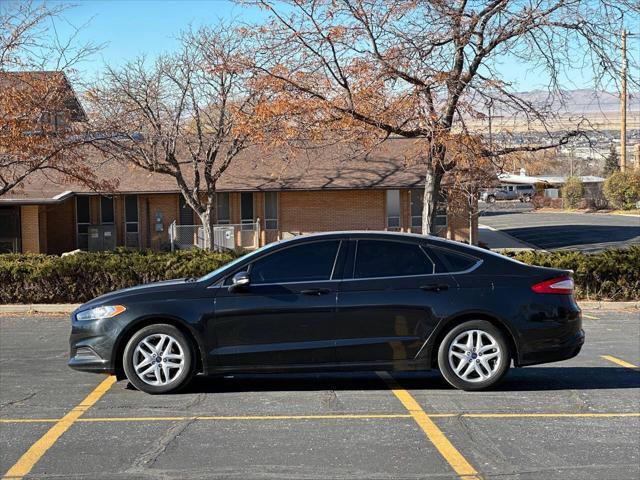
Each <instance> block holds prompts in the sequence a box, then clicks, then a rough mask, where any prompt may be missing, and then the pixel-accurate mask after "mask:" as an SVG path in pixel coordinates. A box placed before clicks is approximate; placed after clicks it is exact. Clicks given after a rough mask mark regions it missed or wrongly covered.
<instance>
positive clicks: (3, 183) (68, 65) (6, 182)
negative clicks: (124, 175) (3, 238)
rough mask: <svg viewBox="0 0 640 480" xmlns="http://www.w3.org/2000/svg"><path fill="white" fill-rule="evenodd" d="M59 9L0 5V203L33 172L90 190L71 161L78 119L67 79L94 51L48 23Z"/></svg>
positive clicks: (80, 140)
mask: <svg viewBox="0 0 640 480" xmlns="http://www.w3.org/2000/svg"><path fill="white" fill-rule="evenodd" d="M66 9H67V7H66V6H64V5H56V6H54V7H51V8H50V7H49V6H48V5H46V4H44V3H38V4H35V3H32V2H16V1H9V2H2V4H0V91H1V93H2V95H0V195H3V194H5V193H7V192H9V191H10V190H12V189H14V188H16V187H18V186H20V185H21V183H22V182H23V181H24V180H25V179H26V178H27V177H28V176H29V175H31V174H32V173H34V172H36V171H46V170H55V171H58V172H61V173H63V174H64V175H66V176H71V177H75V178H77V179H79V180H82V181H83V182H85V183H87V184H89V185H91V186H96V185H97V182H95V180H94V176H93V174H92V172H91V171H90V169H88V168H87V167H86V166H85V165H84V163H83V161H82V156H81V155H80V154H79V153H78V148H80V147H81V146H82V145H83V144H85V143H86V142H85V139H86V137H85V134H84V129H85V127H84V124H83V120H85V114H84V111H83V110H82V107H81V106H80V104H79V103H78V102H77V100H76V98H75V95H74V93H73V89H72V87H71V83H70V80H69V78H68V74H72V73H74V72H75V70H74V69H75V67H76V66H77V65H78V64H79V63H81V62H82V61H83V60H84V59H86V58H87V57H89V56H91V55H93V54H94V53H95V52H96V51H97V50H98V49H99V48H100V47H99V46H95V45H93V44H91V43H78V42H76V36H77V34H78V32H79V31H80V29H79V28H72V33H71V34H70V35H68V36H67V37H65V38H62V37H60V36H59V35H58V34H57V31H56V28H55V25H56V22H60V21H64V18H63V14H64V12H65V11H66Z"/></svg>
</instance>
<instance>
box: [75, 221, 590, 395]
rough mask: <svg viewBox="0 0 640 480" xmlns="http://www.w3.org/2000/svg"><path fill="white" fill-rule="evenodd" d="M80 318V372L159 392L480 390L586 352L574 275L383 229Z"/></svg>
mask: <svg viewBox="0 0 640 480" xmlns="http://www.w3.org/2000/svg"><path fill="white" fill-rule="evenodd" d="M71 321H72V332H71V339H70V343H71V351H70V360H69V365H70V366H71V367H72V368H74V369H77V370H83V371H92V372H108V373H112V374H116V375H118V377H119V378H124V377H125V376H126V378H128V379H129V381H130V382H131V383H132V384H133V385H134V386H135V387H137V388H138V389H139V390H142V391H145V392H148V393H165V392H170V391H175V390H177V389H179V388H181V387H184V386H185V385H186V384H187V383H188V382H189V380H190V379H191V378H192V377H193V375H195V374H197V373H203V374H205V375H213V374H232V373H247V372H252V373H255V372H292V371H295V372H300V371H345V370H359V371H361V370H395V371H398V370H405V371H406V370H428V369H431V368H439V369H440V371H441V372H442V374H443V375H444V377H445V378H446V379H447V381H448V382H449V383H450V384H451V385H453V386H455V387H457V388H460V389H464V390H479V389H483V388H487V387H490V386H492V385H495V384H496V383H497V382H498V381H499V380H501V379H502V378H503V377H504V376H505V374H506V373H507V370H508V369H509V367H510V365H511V363H512V362H513V364H514V365H515V366H516V367H521V366H525V365H533V364H538V363H544V362H553V361H558V360H564V359H568V358H571V357H574V356H575V355H577V354H578V352H579V351H580V348H581V347H582V344H583V343H584V332H583V330H582V320H581V313H580V309H579V308H578V306H577V304H576V302H575V299H574V297H573V280H572V278H571V272H570V271H566V270H556V269H550V268H543V267H536V266H529V265H525V264H523V263H520V262H517V261H514V260H511V259H509V258H507V257H504V256H501V255H498V254H495V253H492V252H489V251H486V250H483V249H479V248H475V247H470V246H467V245H463V244H460V243H457V242H452V241H447V240H443V239H440V238H435V237H427V236H421V235H412V234H402V233H384V232H376V233H374V232H336V233H324V234H314V235H307V236H301V237H296V238H293V239H291V240H286V241H281V242H277V243H273V244H270V245H267V246H265V247H263V248H261V249H259V250H256V251H254V252H253V253H250V254H248V255H245V256H243V257H240V258H238V259H236V260H235V261H233V262H231V263H229V264H227V265H225V266H224V267H222V268H220V269H218V270H216V271H213V272H211V273H210V274H208V275H206V276H204V277H202V278H199V279H181V280H172V281H167V282H159V283H154V284H149V285H144V286H139V287H134V288H128V289H125V290H120V291H117V292H113V293H109V294H107V295H103V296H101V297H98V298H96V299H95V300H92V301H91V302H88V303H86V304H84V305H82V306H81V307H80V308H78V309H77V310H76V311H75V312H74V313H73V315H72V319H71Z"/></svg>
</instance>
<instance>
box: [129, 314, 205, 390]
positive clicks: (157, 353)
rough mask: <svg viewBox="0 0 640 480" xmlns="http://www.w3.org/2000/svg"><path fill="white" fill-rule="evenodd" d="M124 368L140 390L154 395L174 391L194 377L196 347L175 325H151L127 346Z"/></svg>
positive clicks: (143, 329) (132, 338)
mask: <svg viewBox="0 0 640 480" xmlns="http://www.w3.org/2000/svg"><path fill="white" fill-rule="evenodd" d="M123 366H124V372H125V374H126V376H127V378H128V379H129V381H130V382H131V383H132V384H133V386H134V387H136V388H137V389H138V390H141V391H143V392H146V393H152V394H153V393H169V392H174V391H176V390H178V389H180V388H182V387H184V386H185V385H186V384H187V383H188V382H189V380H191V377H192V376H193V366H194V346H193V344H192V342H191V341H190V340H189V339H188V338H187V337H186V336H185V335H184V334H183V333H182V332H181V331H180V330H178V329H177V328H176V327H174V326H173V325H168V324H156V325H149V326H147V327H144V328H142V329H140V330H139V331H137V332H136V333H135V334H134V335H133V336H132V337H131V339H130V340H129V342H128V343H127V346H126V347H125V349H124V358H123Z"/></svg>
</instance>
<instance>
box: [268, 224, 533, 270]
mask: <svg viewBox="0 0 640 480" xmlns="http://www.w3.org/2000/svg"><path fill="white" fill-rule="evenodd" d="M367 237H369V238H384V239H389V240H392V239H396V240H407V239H412V240H418V241H419V240H422V241H424V240H427V241H428V242H429V243H430V244H431V245H433V246H438V247H444V248H451V249H453V250H457V251H459V252H461V253H467V254H469V255H473V256H476V257H478V256H479V257H485V258H486V257H491V258H494V259H499V260H502V261H504V260H507V261H510V262H515V263H519V264H522V262H519V261H518V260H515V259H512V258H509V257H506V256H504V255H501V254H499V253H496V252H493V251H491V250H487V249H486V248H481V247H477V246H475V245H469V244H468V243H463V242H458V241H455V240H449V239H447V238H442V237H437V236H435V235H422V234H419V233H409V232H387V231H381V230H346V231H332V232H316V233H305V234H302V235H297V236H295V237H292V238H287V239H284V240H280V241H278V242H274V243H272V244H270V245H273V246H277V245H286V244H290V243H297V242H304V241H306V240H322V239H331V238H336V239H361V238H367Z"/></svg>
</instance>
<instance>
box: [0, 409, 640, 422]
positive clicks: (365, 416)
mask: <svg viewBox="0 0 640 480" xmlns="http://www.w3.org/2000/svg"><path fill="white" fill-rule="evenodd" d="M429 417H430V418H453V417H461V418H481V419H482V418H486V419H501V418H616V417H640V412H594V413H573V412H557V413H535V412H533V413H431V414H429ZM389 418H412V415H411V414H409V413H381V414H376V413H372V414H366V413H365V414H359V413H356V414H350V413H346V414H335V415H196V416H185V417H85V418H79V419H78V420H76V423H100V422H182V421H186V420H195V421H247V420H249V421H261V420H262V421H270V420H377V419H389ZM60 420H61V419H60V418H0V423H5V424H11V423H56V422H59V421H60Z"/></svg>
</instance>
